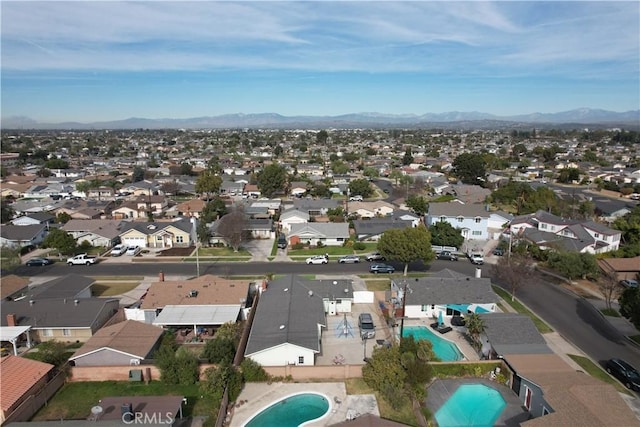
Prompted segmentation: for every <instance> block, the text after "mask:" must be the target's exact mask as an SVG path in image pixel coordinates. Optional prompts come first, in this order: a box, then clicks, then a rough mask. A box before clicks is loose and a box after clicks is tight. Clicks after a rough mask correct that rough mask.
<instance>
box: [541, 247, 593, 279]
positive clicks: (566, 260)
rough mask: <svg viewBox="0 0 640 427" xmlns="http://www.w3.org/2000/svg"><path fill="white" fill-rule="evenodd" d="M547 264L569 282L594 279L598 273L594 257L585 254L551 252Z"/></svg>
mask: <svg viewBox="0 0 640 427" xmlns="http://www.w3.org/2000/svg"><path fill="white" fill-rule="evenodd" d="M547 263H548V265H549V267H551V268H552V269H554V270H556V271H557V272H558V273H560V274H561V275H563V276H564V277H566V278H567V279H569V280H573V279H577V278H579V277H583V278H586V277H596V276H597V275H598V271H599V268H598V264H597V262H596V257H595V256H594V255H592V254H587V253H584V254H582V253H579V252H556V251H551V252H549V254H548V258H547Z"/></svg>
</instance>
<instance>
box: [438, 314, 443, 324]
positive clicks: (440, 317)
mask: <svg viewBox="0 0 640 427" xmlns="http://www.w3.org/2000/svg"><path fill="white" fill-rule="evenodd" d="M438 325H444V319H443V318H442V311H441V312H440V314H438Z"/></svg>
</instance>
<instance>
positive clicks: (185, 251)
mask: <svg viewBox="0 0 640 427" xmlns="http://www.w3.org/2000/svg"><path fill="white" fill-rule="evenodd" d="M194 250H195V248H194V247H191V246H190V247H188V248H169V249H165V250H163V251H162V252H160V253H159V254H158V256H189V255H191V254H192V253H193V251H194Z"/></svg>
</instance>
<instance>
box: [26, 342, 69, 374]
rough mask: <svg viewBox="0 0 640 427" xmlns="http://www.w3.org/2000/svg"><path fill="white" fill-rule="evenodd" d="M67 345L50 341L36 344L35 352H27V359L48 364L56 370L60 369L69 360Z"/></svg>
mask: <svg viewBox="0 0 640 427" xmlns="http://www.w3.org/2000/svg"><path fill="white" fill-rule="evenodd" d="M70 354H71V353H68V350H67V345H66V344H65V343H63V342H60V341H56V340H51V341H45V342H43V343H41V344H38V347H37V351H35V352H29V353H28V355H29V358H31V359H35V360H39V361H40V362H44V363H49V364H51V365H54V366H55V367H56V368H58V369H60V368H62V367H63V366H64V365H65V364H66V363H67V360H69V356H70Z"/></svg>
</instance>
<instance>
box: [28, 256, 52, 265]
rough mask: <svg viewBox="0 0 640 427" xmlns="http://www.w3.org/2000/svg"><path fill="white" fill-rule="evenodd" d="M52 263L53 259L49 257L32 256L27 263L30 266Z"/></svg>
mask: <svg viewBox="0 0 640 427" xmlns="http://www.w3.org/2000/svg"><path fill="white" fill-rule="evenodd" d="M50 264H53V261H51V260H50V259H49V258H31V259H30V260H29V261H27V263H26V265H27V266H29V267H43V266H45V265H50Z"/></svg>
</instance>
